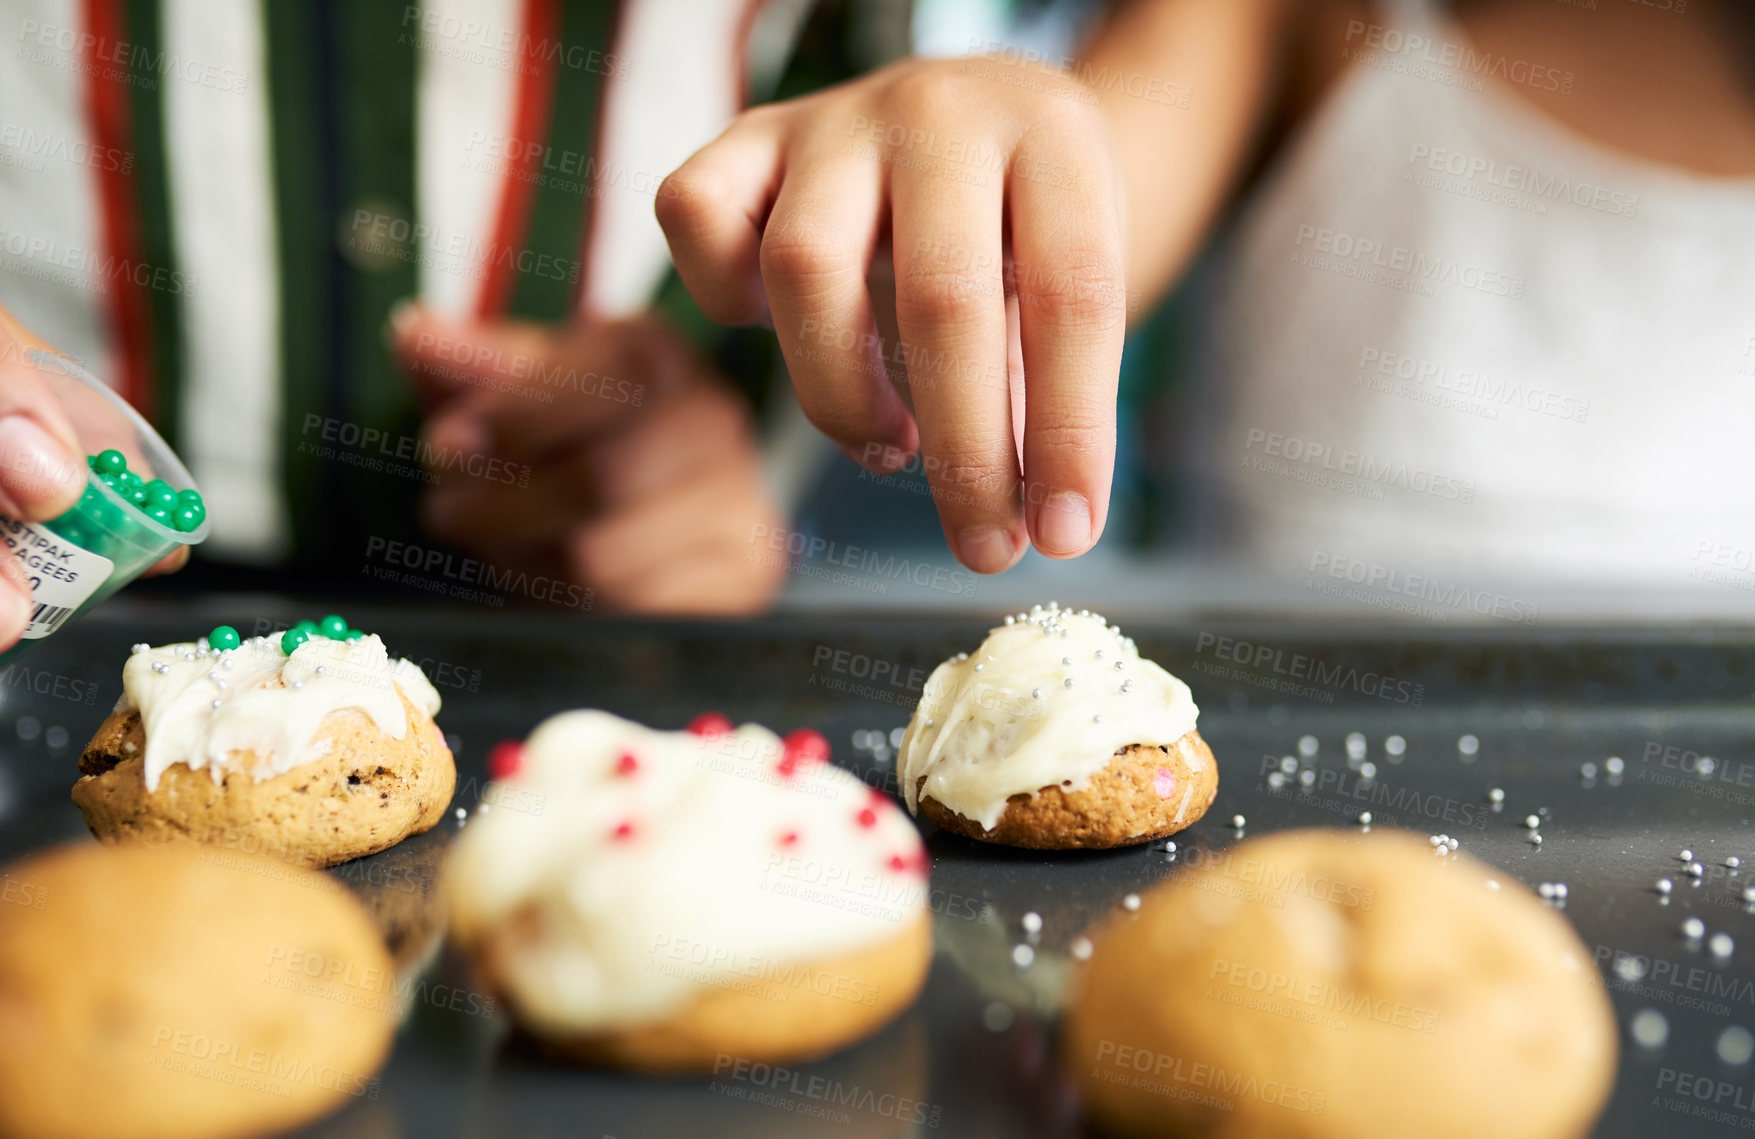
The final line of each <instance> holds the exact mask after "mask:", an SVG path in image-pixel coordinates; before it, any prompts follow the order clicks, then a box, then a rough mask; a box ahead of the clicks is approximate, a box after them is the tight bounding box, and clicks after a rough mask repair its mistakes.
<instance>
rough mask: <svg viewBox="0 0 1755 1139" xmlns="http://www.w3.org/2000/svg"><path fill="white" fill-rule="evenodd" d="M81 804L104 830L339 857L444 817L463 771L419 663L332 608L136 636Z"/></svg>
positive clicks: (94, 746)
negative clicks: (298, 617) (279, 629)
mask: <svg viewBox="0 0 1755 1139" xmlns="http://www.w3.org/2000/svg"><path fill="white" fill-rule="evenodd" d="M122 688H123V693H122V699H121V701H120V702H119V703H118V704H117V706H116V709H115V711H114V712H112V713H111V714H110V716H109V718H108V719H106V720H105V721H104V722H103V724H102V726H100V727H99V728H98V731H97V734H96V735H95V736H94V737H93V738H92V741H91V743H90V744H88V745H87V746H86V748H85V752H84V754H83V755H81V756H80V760H79V771H80V776H79V780H78V782H76V783H75V784H74V785H73V801H74V802H75V803H76V804H78V806H79V809H80V811H81V812H82V813H83V814H84V815H85V821H86V825H87V826H88V827H90V828H91V832H92V834H94V835H95V836H97V838H98V839H99V841H102V842H125V841H136V840H139V841H167V842H168V841H178V842H180V841H196V842H207V843H212V844H218V845H222V846H226V847H230V848H234V849H240V850H244V851H247V852H253V853H262V854H268V855H271V856H274V857H278V858H281V859H283V860H285V861H289V862H296V863H299V864H302V865H307V866H332V865H334V864H335V863H338V862H345V861H347V860H348V859H351V858H359V857H361V856H363V855H367V854H374V853H376V852H377V851H380V850H384V849H385V848H387V847H390V846H394V845H395V844H396V843H398V842H401V841H402V840H403V839H404V838H407V837H408V836H409V835H411V834H419V833H421V832H422V831H425V830H428V829H430V828H431V827H432V826H433V825H434V824H436V823H437V822H438V821H439V819H440V818H442V817H443V816H444V813H445V809H446V808H447V807H448V806H449V805H450V802H451V795H452V792H453V790H454V789H455V787H456V782H457V769H456V765H455V763H454V762H453V760H452V757H451V752H450V749H449V748H447V747H446V745H445V737H444V734H443V733H442V732H440V730H439V728H438V725H437V724H435V723H434V722H433V717H434V716H435V715H436V714H437V713H438V711H439V694H438V692H437V691H435V690H434V688H433V686H432V684H431V683H429V682H428V680H427V678H426V676H425V675H424V674H423V673H422V672H421V670H420V668H419V666H417V665H415V664H413V663H412V662H410V661H407V660H403V659H400V658H397V657H392V656H391V655H390V654H389V653H388V651H386V649H385V648H384V642H383V641H382V640H380V639H379V638H378V637H377V636H375V635H372V634H369V633H366V632H363V631H362V630H359V629H353V628H350V627H349V626H348V624H347V622H346V621H345V620H343V619H342V618H341V617H338V616H335V615H333V614H331V615H330V616H327V617H324V618H323V619H322V620H321V621H301V622H299V623H298V624H297V625H294V626H293V627H292V628H290V629H288V630H286V631H285V632H284V633H281V634H277V635H274V636H268V637H249V638H244V637H241V636H240V635H239V634H238V631H237V630H236V629H234V628H232V627H231V626H229V625H221V626H219V627H217V628H215V629H214V630H213V631H212V632H210V633H209V634H208V635H207V636H206V637H203V638H201V639H200V640H199V641H195V642H188V643H182V644H171V645H162V646H159V647H157V648H154V647H151V646H149V645H145V644H139V645H135V646H134V652H133V654H132V655H131V656H130V657H129V658H128V661H127V663H126V664H125V665H124V666H123V669H122Z"/></svg>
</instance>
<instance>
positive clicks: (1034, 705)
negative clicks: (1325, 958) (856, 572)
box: [896, 602, 1219, 850]
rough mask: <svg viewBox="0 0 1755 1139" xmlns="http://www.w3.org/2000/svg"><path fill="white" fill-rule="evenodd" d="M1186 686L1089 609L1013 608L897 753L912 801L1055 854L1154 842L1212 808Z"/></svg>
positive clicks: (924, 701)
mask: <svg viewBox="0 0 1755 1139" xmlns="http://www.w3.org/2000/svg"><path fill="white" fill-rule="evenodd" d="M1199 714H1200V709H1199V708H1197V707H1196V706H1195V703H1194V696H1193V694H1192V693H1190V692H1189V690H1188V686H1187V685H1186V684H1184V683H1182V681H1180V680H1178V679H1177V678H1176V677H1174V676H1171V675H1170V674H1169V673H1168V672H1166V671H1165V670H1164V669H1163V668H1161V667H1159V666H1158V665H1157V664H1156V663H1154V662H1153V661H1149V660H1147V659H1145V658H1144V657H1142V656H1140V654H1139V650H1138V649H1137V648H1136V647H1135V646H1134V643H1133V640H1132V638H1129V637H1124V636H1122V635H1121V632H1120V630H1119V629H1116V628H1114V627H1112V626H1110V625H1108V624H1107V623H1105V622H1104V620H1103V618H1101V617H1099V616H1097V615H1095V614H1093V613H1091V612H1090V611H1089V610H1081V611H1079V612H1076V613H1075V612H1073V611H1072V610H1070V609H1061V608H1060V607H1059V606H1057V605H1055V604H1054V603H1052V602H1050V603H1049V604H1048V605H1047V606H1046V607H1044V606H1040V605H1038V606H1036V607H1035V608H1034V609H1032V610H1030V612H1028V613H1022V614H1018V615H1017V616H1011V617H1007V618H1006V619H1005V624H1004V625H1001V626H999V627H997V628H995V629H993V630H992V631H991V632H990V633H989V634H988V636H987V639H986V640H985V641H983V642H982V643H981V647H980V648H979V649H977V650H976V651H975V652H974V653H972V654H971V653H959V654H958V655H957V656H955V657H953V658H952V659H950V660H947V661H945V662H944V663H943V664H941V665H939V666H938V668H936V669H935V670H933V673H932V676H931V677H929V678H928V679H927V681H926V687H925V688H924V689H923V690H922V692H921V696H920V704H919V706H918V707H917V708H916V709H915V711H914V717H913V719H912V720H911V721H910V722H909V724H908V730H907V732H906V733H905V734H904V735H903V737H902V744H901V747H900V748H898V749H897V752H896V774H897V777H898V781H899V783H900V786H901V789H902V796H903V799H904V801H905V802H906V803H907V804H908V807H909V809H910V810H912V811H914V812H915V813H916V814H920V815H924V816H925V817H926V818H928V819H931V820H932V821H933V822H935V823H937V824H938V825H939V826H941V827H944V828H945V829H946V830H950V831H954V832H956V833H957V834H961V835H966V836H967V837H969V838H975V839H980V840H982V841H985V842H995V843H1002V844H1005V845H1008V846H1023V847H1032V848H1036V849H1044V850H1071V849H1102V848H1108V847H1115V846H1127V845H1131V844H1135V843H1142V842H1149V841H1151V840H1153V839H1159V838H1163V837H1165V836H1167V835H1172V834H1175V833H1176V832H1177V831H1179V830H1182V829H1183V828H1184V827H1187V826H1189V825H1190V824H1192V823H1193V822H1195V821H1196V820H1197V819H1199V818H1200V817H1201V816H1202V815H1203V814H1205V813H1206V810H1207V808H1208V807H1210V806H1212V804H1213V797H1214V796H1215V795H1217V794H1218V791H1219V769H1218V765H1217V764H1216V763H1215V762H1214V761H1213V753H1212V752H1211V751H1209V750H1208V749H1207V745H1206V742H1205V741H1204V740H1202V739H1201V738H1200V733H1199V732H1197V731H1196V730H1195V721H1196V719H1197V717H1198V716H1199Z"/></svg>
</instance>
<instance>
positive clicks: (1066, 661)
mask: <svg viewBox="0 0 1755 1139" xmlns="http://www.w3.org/2000/svg"><path fill="white" fill-rule="evenodd" d="M1060 665H1061V667H1062V668H1071V667H1072V658H1071V657H1061V658H1060Z"/></svg>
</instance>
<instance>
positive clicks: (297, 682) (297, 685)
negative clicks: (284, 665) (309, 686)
mask: <svg viewBox="0 0 1755 1139" xmlns="http://www.w3.org/2000/svg"><path fill="white" fill-rule="evenodd" d="M292 686H293V687H294V688H303V687H304V686H305V682H304V681H302V680H295V681H293V682H292Z"/></svg>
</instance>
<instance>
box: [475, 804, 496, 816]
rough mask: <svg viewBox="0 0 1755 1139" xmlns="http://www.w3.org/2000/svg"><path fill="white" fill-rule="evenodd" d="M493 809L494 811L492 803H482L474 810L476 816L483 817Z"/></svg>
mask: <svg viewBox="0 0 1755 1139" xmlns="http://www.w3.org/2000/svg"><path fill="white" fill-rule="evenodd" d="M493 809H494V805H493V804H492V803H482V804H481V805H480V806H478V807H476V808H475V813H476V814H478V815H485V814H487V813H488V812H489V811H491V810H493Z"/></svg>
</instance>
